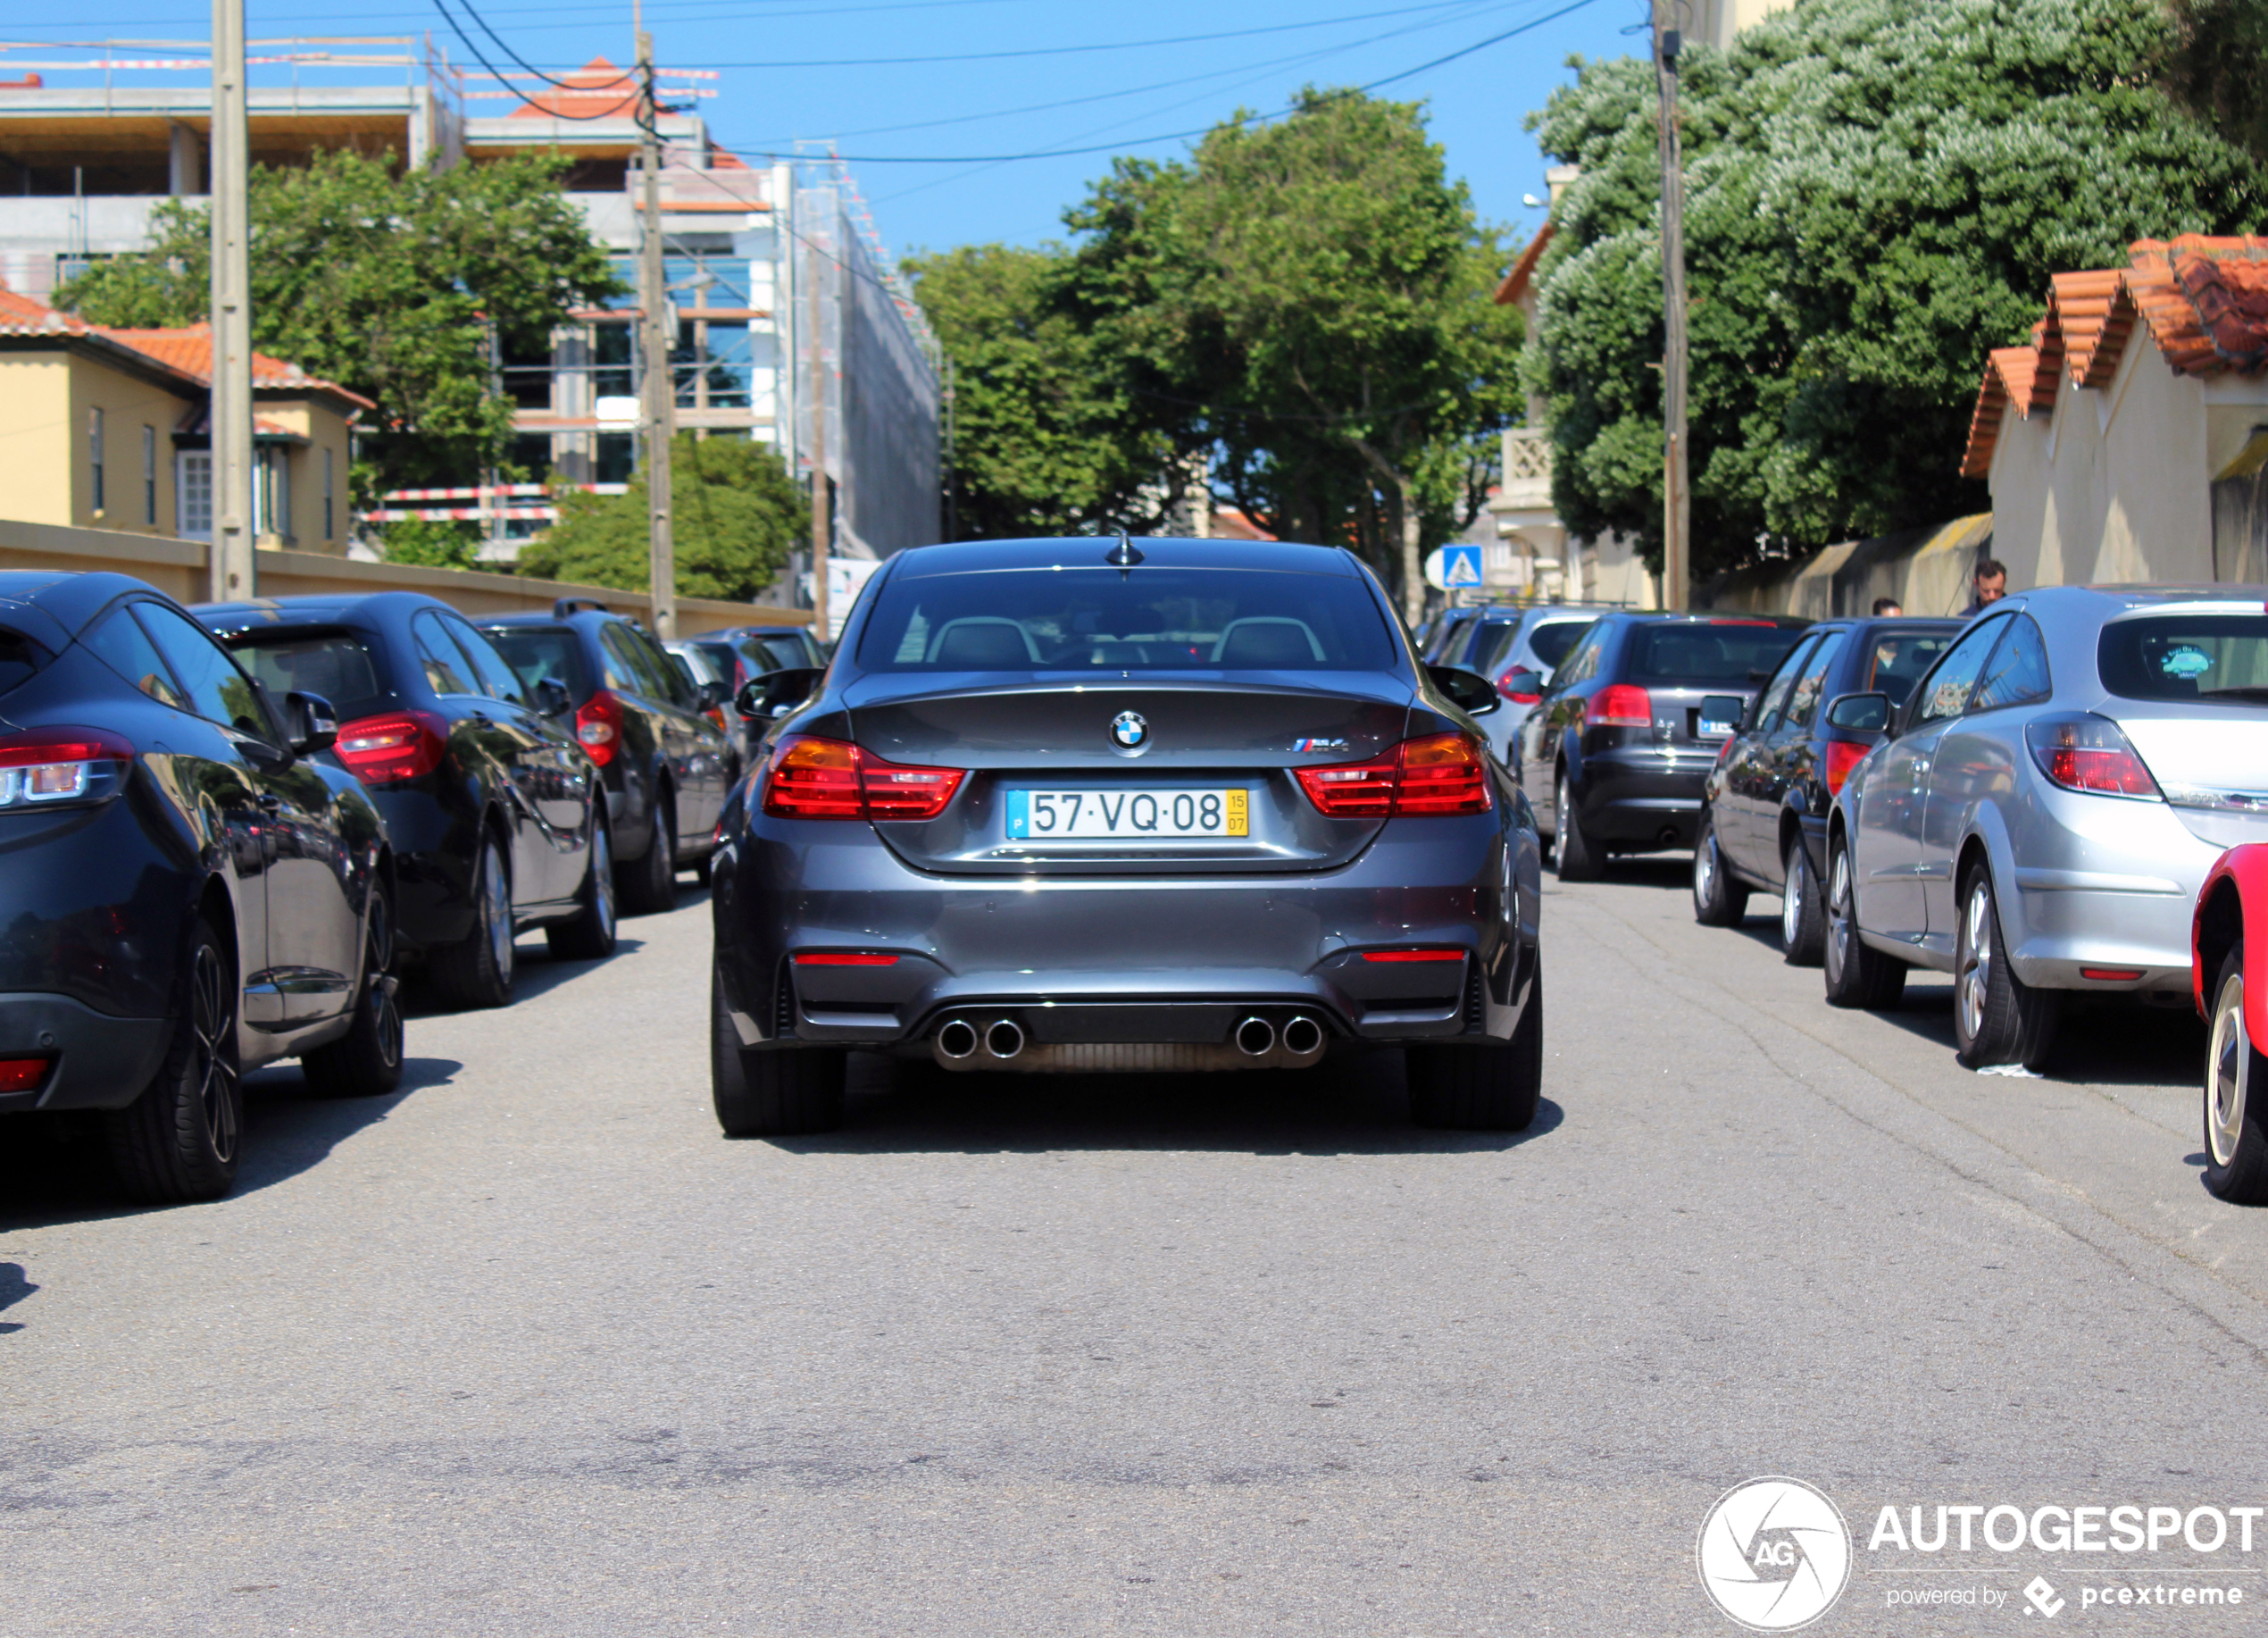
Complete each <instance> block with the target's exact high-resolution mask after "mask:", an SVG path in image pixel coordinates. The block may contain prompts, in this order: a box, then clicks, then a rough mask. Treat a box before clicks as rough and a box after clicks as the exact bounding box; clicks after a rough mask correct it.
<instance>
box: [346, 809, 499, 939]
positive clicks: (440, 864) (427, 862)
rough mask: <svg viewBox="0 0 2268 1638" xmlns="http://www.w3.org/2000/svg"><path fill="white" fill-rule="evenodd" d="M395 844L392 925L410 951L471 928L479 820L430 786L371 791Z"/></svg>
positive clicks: (459, 935)
mask: <svg viewBox="0 0 2268 1638" xmlns="http://www.w3.org/2000/svg"><path fill="white" fill-rule="evenodd" d="M370 795H371V800H372V801H373V802H375V803H376V804H377V806H378V811H379V813H380V814H382V815H385V818H386V833H387V836H388V839H389V840H391V841H392V842H393V844H394V897H395V911H394V919H395V925H396V928H398V929H399V931H400V932H401V936H402V938H403V940H404V942H405V943H407V944H408V945H409V946H410V948H411V949H413V950H416V951H423V950H430V949H438V948H439V947H441V946H444V945H449V944H454V943H456V942H457V941H458V940H461V939H463V937H464V936H465V935H466V934H467V933H469V932H471V931H472V858H473V850H474V845H475V842H476V841H477V840H478V838H479V818H478V816H477V815H475V814H474V813H473V811H472V808H471V804H470V803H466V804H464V805H463V810H462V811H459V808H458V806H456V805H454V804H452V803H451V802H450V801H449V800H448V799H447V798H446V797H444V796H442V795H440V794H438V792H435V791H432V790H413V789H410V790H389V789H388V788H387V787H386V786H383V785H380V786H378V787H375V788H374V789H372V790H371V792H370Z"/></svg>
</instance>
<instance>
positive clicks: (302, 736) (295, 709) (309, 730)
mask: <svg viewBox="0 0 2268 1638" xmlns="http://www.w3.org/2000/svg"><path fill="white" fill-rule="evenodd" d="M284 726H285V729H286V731H288V733H289V734H290V735H291V754H292V755H293V756H313V755H314V754H315V753H316V752H317V751H327V750H329V748H331V747H332V746H334V745H336V744H338V712H336V711H334V710H332V709H331V705H330V701H329V700H328V699H325V698H323V697H322V696H321V694H301V693H297V692H293V693H289V694H287V695H285V696H284Z"/></svg>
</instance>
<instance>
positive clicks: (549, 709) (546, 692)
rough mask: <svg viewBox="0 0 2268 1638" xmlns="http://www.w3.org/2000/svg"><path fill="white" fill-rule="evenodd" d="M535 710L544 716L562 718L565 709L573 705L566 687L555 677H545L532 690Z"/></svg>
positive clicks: (565, 712)
mask: <svg viewBox="0 0 2268 1638" xmlns="http://www.w3.org/2000/svg"><path fill="white" fill-rule="evenodd" d="M533 691H534V696H535V705H536V709H537V710H538V711H540V712H542V713H543V714H544V715H546V716H564V715H567V707H568V706H571V705H573V704H574V703H575V701H574V697H573V696H572V695H571V694H569V693H568V692H567V685H566V684H565V683H563V682H562V681H560V680H559V679H558V678H556V677H546V678H545V679H544V680H543V681H541V682H538V684H536V686H535V689H534V690H533Z"/></svg>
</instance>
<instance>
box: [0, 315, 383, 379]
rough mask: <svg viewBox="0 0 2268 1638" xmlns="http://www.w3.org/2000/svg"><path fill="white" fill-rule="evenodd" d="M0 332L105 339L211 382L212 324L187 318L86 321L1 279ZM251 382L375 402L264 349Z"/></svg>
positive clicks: (254, 365)
mask: <svg viewBox="0 0 2268 1638" xmlns="http://www.w3.org/2000/svg"><path fill="white" fill-rule="evenodd" d="M0 336H60V337H71V338H79V339H84V340H90V341H96V342H103V343H107V344H108V345H110V346H112V347H119V348H121V349H123V350H124V351H126V352H129V353H133V354H136V355H139V356H140V357H141V358H142V359H143V360H145V361H146V362H147V363H151V364H157V365H159V366H161V367H162V368H163V369H165V370H168V371H170V372H172V373H173V374H175V375H178V376H181V377H183V378H185V379H186V380H190V381H193V382H195V383H196V385H198V386H200V387H210V386H212V385H213V326H212V325H210V324H191V325H188V326H187V327H186V328H183V329H179V330H113V329H112V328H111V327H109V326H108V325H104V324H89V323H88V322H87V321H86V320H84V319H82V318H80V317H79V315H78V314H77V313H60V312H58V311H56V310H55V309H54V308H53V307H50V306H48V305H46V304H45V303H43V302H37V301H34V300H33V299H32V298H31V297H29V296H23V295H20V294H18V293H17V292H16V291H14V290H11V289H9V288H7V287H6V286H5V285H0ZM252 385H253V387H254V389H260V388H267V389H271V390H285V391H288V390H292V389H297V390H300V391H304V392H327V393H330V394H333V395H335V396H336V397H341V398H344V399H346V401H347V402H348V403H350V404H355V405H361V406H362V407H363V408H364V409H375V408H377V407H378V406H377V405H375V404H373V403H371V400H370V399H368V398H365V397H363V395H362V394H360V393H358V392H352V391H349V390H348V389H346V388H344V387H341V386H340V385H339V384H338V382H337V381H327V380H323V379H322V378H321V376H316V375H310V374H308V373H307V372H305V371H304V370H302V369H301V368H300V367H299V366H298V365H297V364H290V363H288V362H286V361H285V360H283V359H280V358H271V357H269V356H268V355H266V354H265V353H254V355H252Z"/></svg>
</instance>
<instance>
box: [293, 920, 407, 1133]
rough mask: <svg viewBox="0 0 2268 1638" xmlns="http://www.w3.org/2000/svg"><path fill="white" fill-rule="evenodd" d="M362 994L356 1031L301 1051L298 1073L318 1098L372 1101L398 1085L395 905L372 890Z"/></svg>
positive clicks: (399, 1051) (399, 1034) (399, 1012)
mask: <svg viewBox="0 0 2268 1638" xmlns="http://www.w3.org/2000/svg"><path fill="white" fill-rule="evenodd" d="M362 979H363V996H362V999H361V1000H360V1001H358V1002H356V1003H355V1006H354V1028H352V1029H350V1030H349V1031H347V1032H346V1034H344V1035H342V1036H340V1037H339V1038H338V1040H334V1041H332V1042H331V1043H330V1044H329V1046H326V1047H317V1048H316V1049H314V1050H313V1051H312V1052H306V1053H302V1054H301V1055H300V1058H299V1071H300V1073H301V1074H303V1075H304V1076H305V1077H306V1078H307V1090H308V1091H311V1092H313V1093H314V1094H315V1096H317V1097H318V1098H376V1097H379V1096H380V1095H382V1094H384V1093H387V1092H390V1091H393V1090H394V1089H395V1088H396V1087H397V1086H399V1085H401V1083H402V1007H401V1003H400V1002H399V1001H398V1000H397V999H396V998H395V991H396V990H397V989H398V988H399V987H400V985H401V981H400V980H399V979H397V978H396V977H395V976H394V907H393V905H392V903H391V901H389V900H388V898H387V897H386V892H385V890H384V889H382V888H374V889H372V890H371V908H370V941H369V949H368V950H367V952H366V953H365V954H364V956H363V974H362Z"/></svg>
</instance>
